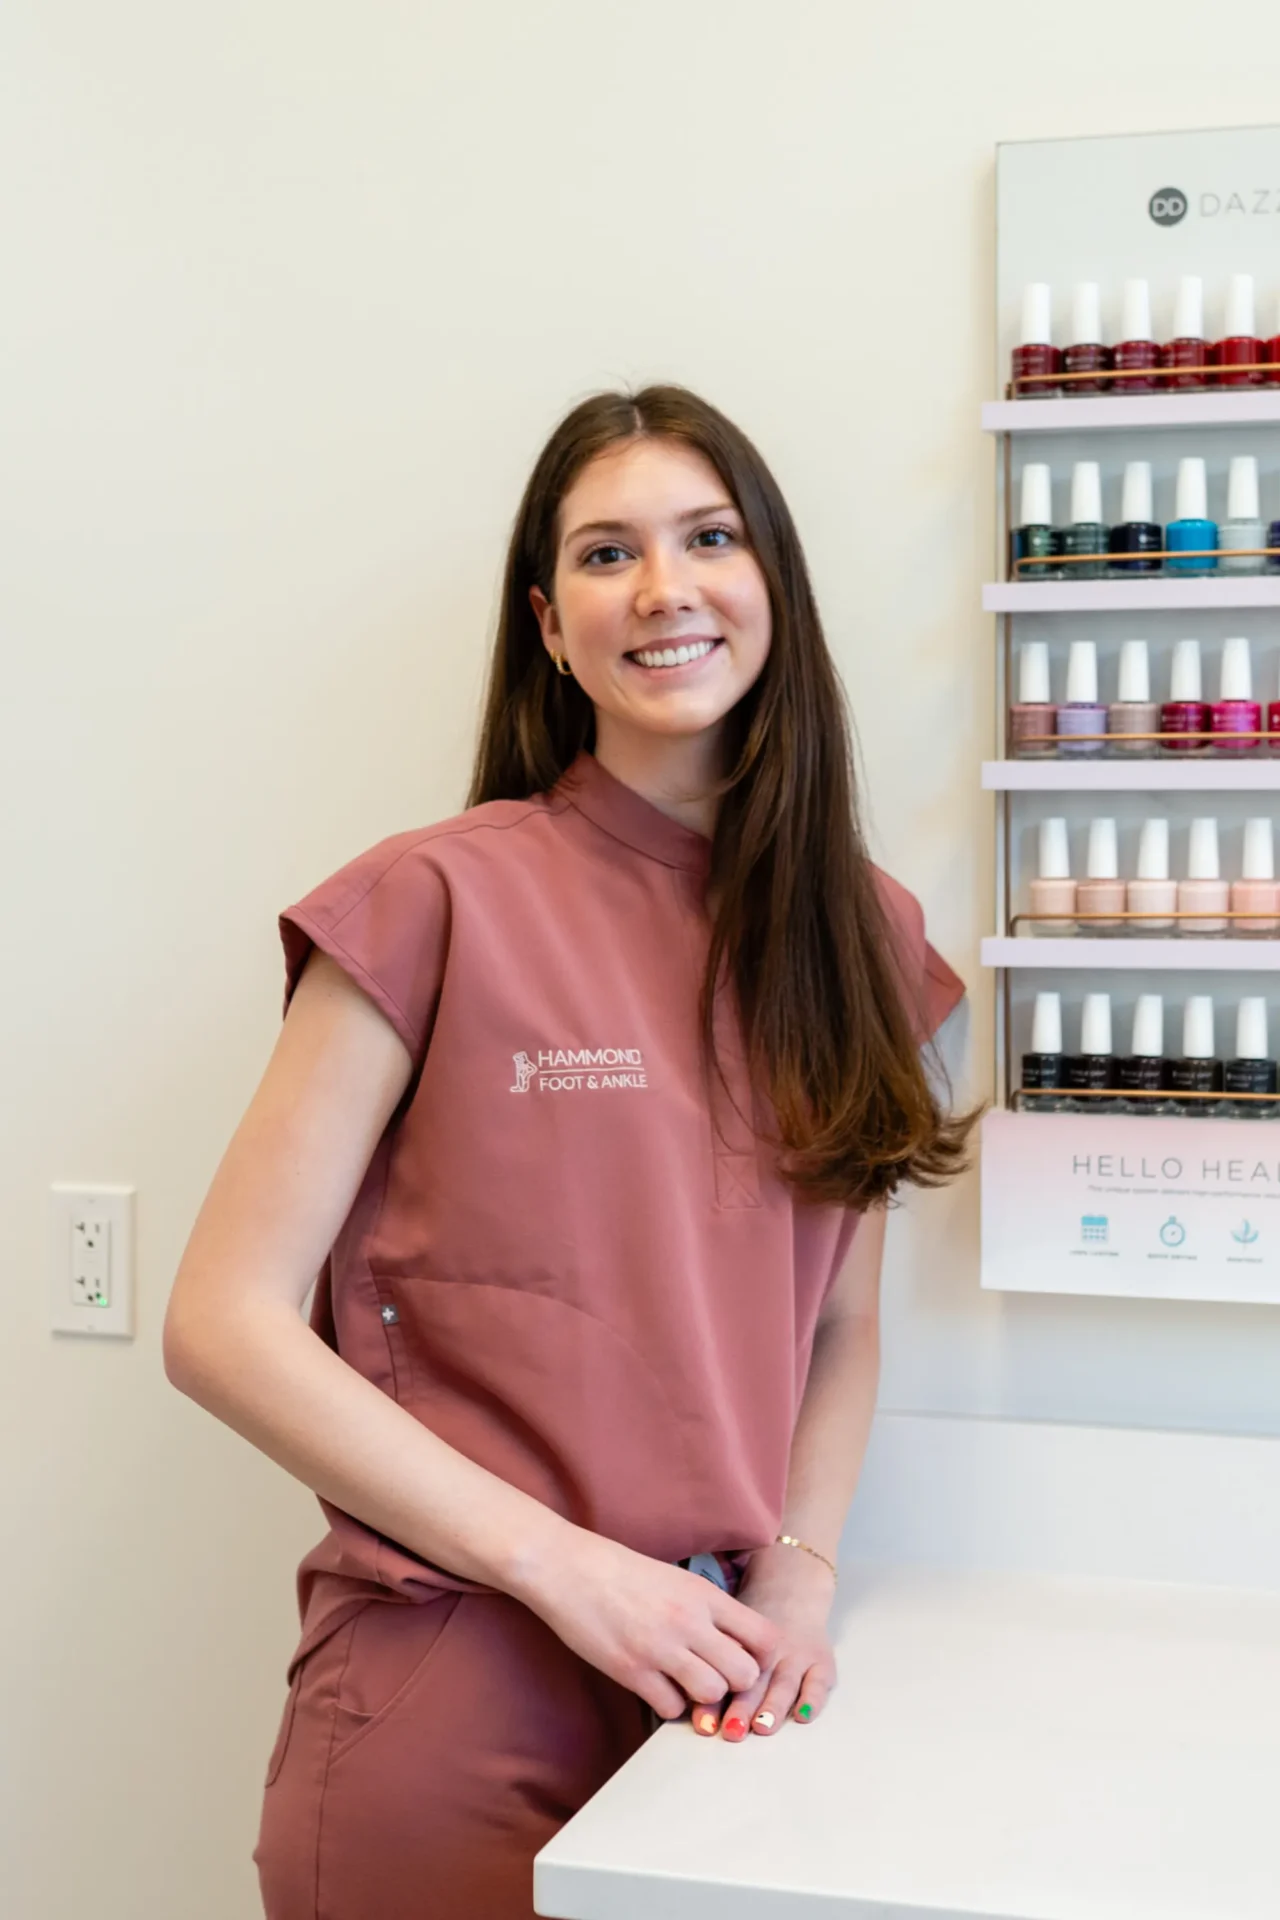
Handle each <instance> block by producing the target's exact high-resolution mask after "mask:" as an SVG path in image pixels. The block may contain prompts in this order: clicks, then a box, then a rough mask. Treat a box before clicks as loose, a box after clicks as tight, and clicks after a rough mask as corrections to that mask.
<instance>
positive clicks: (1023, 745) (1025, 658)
mask: <svg viewBox="0 0 1280 1920" xmlns="http://www.w3.org/2000/svg"><path fill="white" fill-rule="evenodd" d="M1055 731H1056V729H1055V723H1054V707H1053V702H1052V700H1050V698H1049V643H1048V641H1047V640H1024V642H1023V643H1022V645H1021V646H1020V647H1019V649H1018V698H1017V699H1016V701H1015V702H1014V704H1013V705H1012V706H1011V707H1010V709H1009V753H1010V757H1011V758H1012V759H1014V760H1051V759H1053V758H1054V755H1055V742H1054V733H1055ZM1037 735H1038V736H1039V738H1037V737H1036V736H1037Z"/></svg>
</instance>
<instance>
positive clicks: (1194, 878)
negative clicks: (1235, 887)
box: [1178, 819, 1231, 940]
mask: <svg viewBox="0 0 1280 1920" xmlns="http://www.w3.org/2000/svg"><path fill="white" fill-rule="evenodd" d="M1230 900H1231V889H1230V888H1229V887H1228V885H1227V883H1226V881H1225V880H1224V879H1223V878H1222V877H1221V873H1220V870H1219V866H1218V823H1217V821H1216V820H1213V819H1208V820H1193V821H1192V822H1191V845H1190V848H1189V851H1188V854H1187V877H1186V879H1185V880H1179V882H1178V912H1179V913H1187V914H1195V915H1196V916H1197V918H1196V919H1194V920H1179V921H1178V932H1179V933H1180V934H1185V935H1187V936H1188V937H1189V938H1191V939H1193V940H1205V939H1211V938H1213V937H1215V936H1217V935H1221V934H1224V933H1225V932H1226V931H1227V925H1228V923H1227V921H1226V920H1225V919H1223V918H1222V917H1221V916H1222V915H1224V914H1225V913H1226V912H1227V911H1228V910H1229V907H1230ZM1201 915H1203V916H1204V917H1203V918H1200V917H1199V916H1201Z"/></svg>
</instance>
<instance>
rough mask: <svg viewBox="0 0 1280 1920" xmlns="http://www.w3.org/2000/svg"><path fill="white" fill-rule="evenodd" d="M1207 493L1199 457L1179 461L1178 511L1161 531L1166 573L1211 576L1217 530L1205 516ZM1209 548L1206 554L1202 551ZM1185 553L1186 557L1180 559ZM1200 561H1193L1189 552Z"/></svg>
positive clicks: (1215, 566) (1202, 463)
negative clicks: (1199, 556)
mask: <svg viewBox="0 0 1280 1920" xmlns="http://www.w3.org/2000/svg"><path fill="white" fill-rule="evenodd" d="M1208 499H1209V490H1208V482H1207V480H1206V477H1205V469H1204V461H1203V460H1202V459H1201V458H1200V456H1199V455H1198V454H1196V455H1192V456H1191V457H1189V458H1188V459H1185V460H1179V462H1178V492H1177V512H1176V516H1175V518H1174V519H1172V520H1171V521H1170V522H1169V525H1168V526H1167V527H1166V528H1165V530H1164V544H1165V547H1166V549H1167V551H1168V552H1169V555H1170V557H1169V559H1167V560H1166V561H1165V563H1164V569H1165V572H1166V573H1180V574H1188V573H1213V572H1214V571H1215V569H1216V568H1217V565H1218V559H1217V554H1216V553H1215V552H1214V551H1212V549H1214V548H1216V547H1217V544H1218V529H1217V527H1216V525H1215V524H1214V522H1213V521H1212V520H1210V518H1209V515H1208ZM1205 548H1209V549H1210V551H1209V552H1208V553H1204V549H1205ZM1184 550H1185V552H1186V556H1187V557H1186V558H1185V559H1184V558H1182V557H1181V556H1182V553H1183V551H1184ZM1193 551H1194V552H1195V553H1196V554H1203V558H1192V552H1193Z"/></svg>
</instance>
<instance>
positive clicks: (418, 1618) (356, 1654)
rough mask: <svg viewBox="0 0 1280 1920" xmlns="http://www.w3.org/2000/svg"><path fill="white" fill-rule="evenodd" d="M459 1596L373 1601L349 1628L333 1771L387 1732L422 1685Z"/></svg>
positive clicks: (444, 1594) (331, 1761) (446, 1594)
mask: <svg viewBox="0 0 1280 1920" xmlns="http://www.w3.org/2000/svg"><path fill="white" fill-rule="evenodd" d="M462 1597H463V1596H462V1595H461V1594H460V1593H450V1592H448V1591H441V1593H440V1595H439V1597H438V1598H436V1599H432V1600H427V1601H423V1602H422V1603H420V1604H418V1603H403V1602H401V1603H396V1602H392V1601H386V1600H370V1601H369V1602H368V1604H367V1605H366V1606H365V1607H364V1608H363V1609H362V1611H361V1612H360V1613H358V1614H357V1615H356V1617H355V1619H354V1620H353V1621H352V1623H351V1630H350V1631H351V1637H350V1641H349V1643H348V1647H347V1657H346V1664H345V1666H344V1668H343V1672H342V1678H341V1680H340V1681H339V1683H338V1697H337V1703H336V1707H335V1715H334V1728H333V1747H332V1749H331V1751H330V1755H329V1765H330V1767H334V1766H336V1765H337V1764H338V1763H339V1762H340V1761H341V1760H343V1759H345V1758H346V1756H347V1754H348V1753H350V1752H351V1750H352V1748H353V1747H356V1746H358V1745H359V1744H360V1742H361V1741H362V1740H366V1739H368V1737H369V1736H370V1735H371V1734H372V1733H375V1732H376V1731H377V1730H378V1728H380V1727H382V1726H384V1725H385V1724H386V1723H387V1722H388V1721H389V1720H390V1719H392V1718H393V1716H394V1715H396V1714H398V1713H400V1712H401V1711H402V1709H403V1708H404V1707H405V1706H406V1704H407V1703H408V1702H409V1701H410V1700H411V1699H412V1698H413V1696H414V1695H415V1694H416V1693H417V1691H418V1689H419V1687H420V1686H421V1685H423V1684H424V1681H425V1677H426V1672H427V1668H428V1667H429V1665H430V1663H431V1660H432V1657H433V1656H434V1654H435V1652H436V1649H437V1648H438V1646H439V1645H440V1642H441V1638H442V1636H443V1635H444V1633H445V1631H446V1629H447V1627H448V1625H449V1622H450V1621H451V1620H452V1619H453V1616H454V1614H455V1613H456V1612H457V1607H458V1602H459V1600H461V1599H462Z"/></svg>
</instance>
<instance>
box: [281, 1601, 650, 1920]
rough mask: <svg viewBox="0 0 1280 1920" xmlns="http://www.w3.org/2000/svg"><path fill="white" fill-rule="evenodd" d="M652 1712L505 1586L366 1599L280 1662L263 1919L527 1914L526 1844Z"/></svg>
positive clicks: (608, 1765) (594, 1780)
mask: <svg viewBox="0 0 1280 1920" xmlns="http://www.w3.org/2000/svg"><path fill="white" fill-rule="evenodd" d="M661 1724H662V1723H661V1721H660V1719H659V1717H658V1716H657V1715H656V1714H655V1713H654V1712H653V1710H652V1709H651V1708H650V1707H649V1706H648V1704H647V1703H646V1702H645V1701H644V1700H642V1699H641V1698H640V1696H639V1695H638V1694H635V1693H632V1692H631V1691H630V1690H629V1689H628V1688H625V1687H622V1686H620V1685H619V1684H618V1683H617V1682H616V1681H614V1680H611V1679H609V1678H608V1676H607V1675H605V1674H603V1673H601V1672H600V1671H599V1670H598V1669H597V1668H595V1667H593V1666H591V1665H590V1664H589V1663H588V1662H586V1661H584V1660H582V1659H580V1658H579V1657H578V1655H577V1654H575V1653H573V1652H571V1650H570V1649H569V1648H568V1647H567V1646H565V1644H564V1642H563V1641H562V1640H560V1639H558V1638H557V1636H556V1635H555V1634H554V1633H553V1632H552V1631H551V1629H550V1628H549V1627H548V1626H546V1625H545V1623H544V1622H543V1621H542V1620H541V1619H539V1617H538V1616H537V1614H535V1613H533V1612H531V1611H530V1609H529V1608H527V1607H525V1606H523V1605H522V1604H521V1603H520V1602H519V1601H517V1600H513V1599H512V1598H511V1597H510V1596H509V1595H506V1594H496V1593H495V1594H475V1593H457V1592H454V1591H452V1590H442V1591H441V1593H440V1595H439V1598H438V1599H437V1598H433V1599H431V1600H428V1601H426V1602H425V1603H423V1604H420V1605H419V1604H413V1603H411V1604H405V1603H393V1602H387V1601H380V1600H370V1601H368V1602H367V1603H366V1604H365V1606H364V1607H363V1608H362V1610H361V1611H360V1612H359V1613H357V1614H356V1615H355V1617H354V1618H352V1619H348V1620H346V1621H345V1622H344V1623H343V1624H342V1625H341V1626H339V1627H337V1628H336V1629H335V1630H334V1632H333V1633H332V1634H330V1635H329V1637H328V1638H327V1639H324V1640H322V1641H321V1642H320V1644H319V1645H318V1646H316V1647H314V1648H312V1650H311V1651H310V1652H309V1653H308V1654H306V1655H305V1656H304V1658H303V1660H302V1661H301V1663H300V1664H299V1666H298V1668H297V1670H296V1672H295V1674H294V1677H293V1682H292V1685H291V1687H290V1692H289V1697H288V1699H287V1701H286V1703H285V1709H284V1715H283V1718H282V1720H281V1723H280V1731H279V1734H278V1736H277V1739H276V1744H275V1748H274V1751H273V1752H272V1755H271V1759H270V1762H269V1765H268V1768H267V1786H266V1792H265V1795H264V1799H263V1810H262V1825H261V1831H260V1834H259V1838H258V1844H257V1847H256V1848H255V1850H254V1856H253V1857H254V1860H255V1862H256V1863H257V1867H258V1874H259V1879H260V1882H261V1887H262V1896H263V1902H264V1907H265V1912H266V1915H267V1920H532V1916H533V1857H534V1855H535V1854H536V1853H537V1852H538V1851H539V1849H540V1848H541V1847H543V1846H545V1844H546V1843H547V1841H548V1840H550V1839H551V1837H552V1835H553V1834H555V1833H556V1832H557V1831H558V1829H559V1828H560V1827H561V1826H562V1825H563V1824H564V1822H565V1821H566V1820H567V1819H568V1818H569V1817H570V1815H571V1814H573V1813H576V1812H577V1810H578V1809H579V1807H581V1806H583V1805H584V1804H585V1802H586V1801H587V1800H589V1799H590V1798H591V1796H592V1794H594V1793H595V1792H597V1790H598V1789H599V1788H600V1787H601V1786H602V1785H603V1784H604V1782H605V1781H606V1780H607V1779H608V1778H609V1776H610V1775H611V1774H613V1773H615V1772H616V1771H617V1769H618V1768H619V1767H620V1766H621V1765H622V1764H623V1762H624V1761H625V1760H627V1759H629V1757H630V1756H631V1754H633V1753H634V1752H635V1751H636V1749H637V1748H638V1747H640V1746H641V1745H643V1743H644V1742H645V1740H647V1739H648V1738H649V1735H650V1734H651V1733H652V1732H654V1731H655V1730H656V1728H657V1727H658V1726H659V1725H661Z"/></svg>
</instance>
